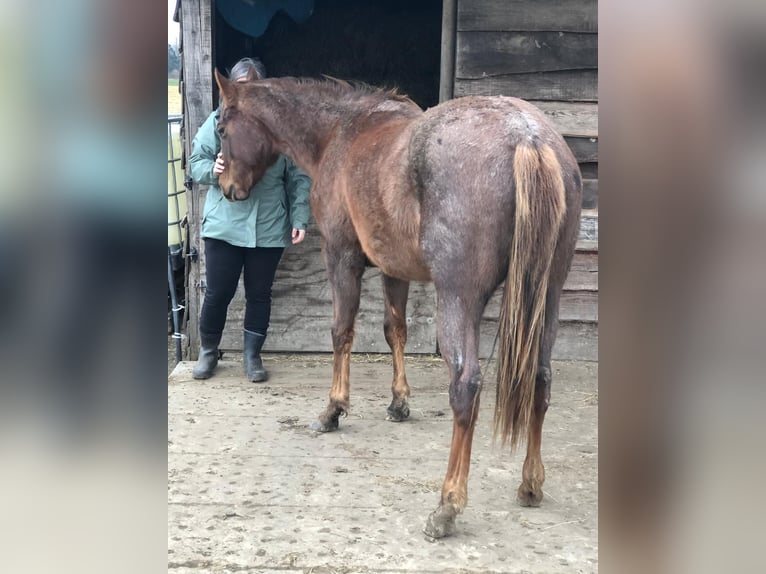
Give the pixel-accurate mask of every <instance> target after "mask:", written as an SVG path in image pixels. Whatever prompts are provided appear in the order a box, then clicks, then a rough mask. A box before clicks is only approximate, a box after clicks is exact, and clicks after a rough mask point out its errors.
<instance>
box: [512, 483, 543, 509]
mask: <svg viewBox="0 0 766 574" xmlns="http://www.w3.org/2000/svg"><path fill="white" fill-rule="evenodd" d="M516 498H517V500H518V501H519V505H521V506H531V507H533V508H537V507H538V506H540V503H541V502H542V501H543V492H542V490H541V491H540V492H539V493H536V492H534V491H533V490H532V489H531V488H529V487H527V486H524V485H523V484H522V485H521V486H520V487H519V491H518V493H517V495H516Z"/></svg>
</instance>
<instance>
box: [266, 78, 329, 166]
mask: <svg viewBox="0 0 766 574" xmlns="http://www.w3.org/2000/svg"><path fill="white" fill-rule="evenodd" d="M290 87H291V86H286V87H284V86H282V85H281V84H277V85H275V86H274V87H272V88H271V89H269V90H268V91H267V95H265V96H264V94H263V93H262V92H259V96H258V107H259V110H258V117H259V119H260V120H261V121H262V122H263V123H264V124H265V125H266V126H267V127H268V128H269V130H270V131H271V132H272V134H274V138H275V143H276V147H277V150H278V151H279V152H280V153H283V154H284V155H286V156H288V157H290V158H291V159H292V160H293V161H294V162H295V163H296V164H297V165H298V166H299V167H301V168H302V169H303V170H304V171H305V172H306V173H307V174H308V175H309V176H310V177H312V179H313V178H315V177H316V171H317V168H318V165H319V161H320V159H321V157H322V154H323V153H324V150H325V148H326V146H327V144H328V143H329V142H330V140H331V139H332V133H333V131H334V130H335V127H336V125H337V123H338V121H339V120H340V119H341V117H343V116H344V110H343V107H342V106H340V105H339V104H338V102H337V101H333V100H332V99H328V97H327V95H326V94H322V93H319V92H317V91H314V90H308V89H306V90H304V89H301V87H300V86H297V87H295V88H294V89H292V90H291V89H289V88H290Z"/></svg>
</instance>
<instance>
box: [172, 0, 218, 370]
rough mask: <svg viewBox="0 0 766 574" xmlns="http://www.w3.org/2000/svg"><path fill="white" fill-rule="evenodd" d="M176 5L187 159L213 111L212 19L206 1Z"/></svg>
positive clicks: (195, 310)
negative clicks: (178, 16) (198, 131)
mask: <svg viewBox="0 0 766 574" xmlns="http://www.w3.org/2000/svg"><path fill="white" fill-rule="evenodd" d="M180 6H181V22H180V24H181V47H182V49H181V67H182V74H183V76H182V77H183V92H182V96H183V98H182V106H183V115H184V134H185V138H184V150H185V156H186V157H189V156H190V155H191V142H192V139H193V138H194V135H195V134H196V133H197V130H198V129H199V127H200V126H201V125H202V123H203V122H204V121H205V119H206V118H207V116H208V115H209V114H210V112H211V111H212V110H213V90H212V82H213V78H212V74H213V69H212V60H211V53H212V19H211V18H212V16H211V3H210V0H186V1H184V2H181V3H180ZM201 195H203V194H202V193H201V190H200V186H199V185H197V184H194V185H193V186H192V190H191V192H190V198H189V201H188V222H189V244H190V246H191V247H192V248H196V249H198V250H201V246H200V243H201V241H200V219H201V218H200V214H201V213H202V211H201V210H200V206H201V205H202V204H201V203H200V199H201ZM189 267H190V268H189V273H188V283H187V285H186V305H187V318H188V321H187V334H188V337H189V351H190V356H191V358H192V359H196V357H197V353H198V351H199V313H200V310H201V308H202V291H201V289H200V285H201V282H202V278H203V277H204V271H201V268H200V265H196V264H194V263H191V264H190V265H189Z"/></svg>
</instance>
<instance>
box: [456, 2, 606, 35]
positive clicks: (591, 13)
mask: <svg viewBox="0 0 766 574" xmlns="http://www.w3.org/2000/svg"><path fill="white" fill-rule="evenodd" d="M457 29H458V30H460V31H475V30H480V31H498V32H499V31H503V30H523V31H546V30H547V31H561V32H597V31H598V0H469V1H465V0H464V1H462V2H460V3H459V4H458V15H457Z"/></svg>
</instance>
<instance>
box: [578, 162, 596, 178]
mask: <svg viewBox="0 0 766 574" xmlns="http://www.w3.org/2000/svg"><path fill="white" fill-rule="evenodd" d="M580 173H582V177H583V179H598V163H597V162H585V163H581V164H580Z"/></svg>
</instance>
